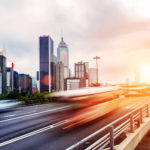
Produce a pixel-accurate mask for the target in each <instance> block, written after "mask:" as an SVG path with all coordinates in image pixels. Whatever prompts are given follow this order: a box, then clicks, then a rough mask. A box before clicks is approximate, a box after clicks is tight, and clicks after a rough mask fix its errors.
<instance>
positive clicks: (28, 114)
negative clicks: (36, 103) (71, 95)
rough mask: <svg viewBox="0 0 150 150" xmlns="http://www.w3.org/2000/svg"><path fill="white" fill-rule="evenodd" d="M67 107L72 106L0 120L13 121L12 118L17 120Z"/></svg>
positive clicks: (0, 121) (1, 121)
mask: <svg viewBox="0 0 150 150" xmlns="http://www.w3.org/2000/svg"><path fill="white" fill-rule="evenodd" d="M67 107H68V108H69V107H70V106H64V107H60V108H57V109H56V108H55V109H50V110H45V111H42V112H37V113H33V114H28V115H24V116H19V117H15V118H10V119H6V120H0V123H3V122H7V121H12V120H17V119H21V118H25V117H30V116H34V115H39V114H43V113H47V112H53V111H56V110H62V109H64V108H67Z"/></svg>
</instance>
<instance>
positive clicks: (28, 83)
mask: <svg viewBox="0 0 150 150" xmlns="http://www.w3.org/2000/svg"><path fill="white" fill-rule="evenodd" d="M18 86H19V91H20V92H26V93H28V94H32V78H31V77H30V76H29V75H27V74H19V79H18Z"/></svg>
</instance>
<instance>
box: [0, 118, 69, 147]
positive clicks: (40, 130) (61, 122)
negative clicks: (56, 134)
mask: <svg viewBox="0 0 150 150" xmlns="http://www.w3.org/2000/svg"><path fill="white" fill-rule="evenodd" d="M67 122H69V121H68V120H63V121H60V122H57V123H55V124H52V125H49V126H46V127H44V128H41V129H38V130H35V131H32V132H30V133H27V134H24V135H21V136H19V137H16V138H14V139H10V140H8V141H5V142H2V143H0V147H2V146H5V145H8V144H11V143H14V142H17V141H19V140H22V139H25V138H28V137H30V136H33V135H36V134H38V133H41V132H44V131H47V130H49V129H52V128H55V127H58V126H60V125H63V124H65V123H67Z"/></svg>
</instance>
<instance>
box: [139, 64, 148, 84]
mask: <svg viewBox="0 0 150 150" xmlns="http://www.w3.org/2000/svg"><path fill="white" fill-rule="evenodd" d="M140 75H141V81H142V82H150V64H144V65H142V66H141V68H140Z"/></svg>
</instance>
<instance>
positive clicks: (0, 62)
mask: <svg viewBox="0 0 150 150" xmlns="http://www.w3.org/2000/svg"><path fill="white" fill-rule="evenodd" d="M0 70H1V73H2V93H3V94H5V93H6V57H5V56H4V55H3V53H2V52H1V53H0Z"/></svg>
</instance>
